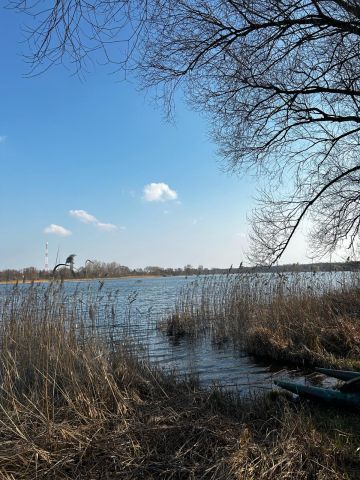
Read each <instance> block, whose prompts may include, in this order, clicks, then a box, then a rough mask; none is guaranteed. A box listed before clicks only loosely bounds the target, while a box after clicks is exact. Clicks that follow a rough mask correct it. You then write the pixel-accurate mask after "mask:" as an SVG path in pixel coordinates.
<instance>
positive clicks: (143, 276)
mask: <svg viewBox="0 0 360 480" xmlns="http://www.w3.org/2000/svg"><path fill="white" fill-rule="evenodd" d="M171 276H172V275H165V276H164V275H124V276H123V277H94V278H64V280H63V282H92V281H94V280H98V281H105V280H126V279H127V278H138V279H140V280H143V279H145V278H166V277H171ZM177 276H178V277H181V276H183V275H177ZM54 281H61V280H60V279H53V278H52V279H45V278H39V279H37V280H25V281H23V280H8V281H7V280H2V281H0V285H16V284H24V285H25V284H29V283H51V282H54Z"/></svg>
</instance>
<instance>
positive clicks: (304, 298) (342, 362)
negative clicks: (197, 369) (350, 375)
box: [159, 273, 360, 369]
mask: <svg viewBox="0 0 360 480" xmlns="http://www.w3.org/2000/svg"><path fill="white" fill-rule="evenodd" d="M159 326H160V328H162V329H164V330H165V331H166V332H167V333H168V334H169V335H172V336H178V337H179V336H190V337H192V338H193V337H195V338H196V337H197V336H198V335H203V334H209V335H210V336H211V338H212V341H213V342H214V343H216V344H219V343H224V342H229V343H231V344H233V345H234V346H235V347H237V348H240V349H243V350H245V351H247V352H248V353H251V354H254V355H257V356H261V357H268V358H271V359H273V360H276V361H280V362H286V363H292V364H295V365H299V366H304V365H307V366H314V365H316V366H332V367H339V368H354V369H357V368H360V287H359V285H358V277H357V275H354V274H352V275H351V276H350V274H349V273H347V274H345V273H344V274H343V276H342V277H341V276H340V275H339V274H334V275H333V276H332V277H331V276H329V274H317V275H312V274H309V275H304V274H303V275H296V274H292V275H271V274H258V275H243V274H239V275H228V276H226V277H225V276H224V277H219V276H214V277H212V278H205V279H200V280H198V281H196V282H194V283H192V284H191V285H190V286H187V287H186V288H185V289H184V290H183V292H182V294H181V295H180V298H179V300H178V303H177V306H176V308H175V311H174V313H173V314H172V316H171V317H170V318H168V319H166V320H165V321H163V322H161V323H160V325H159Z"/></svg>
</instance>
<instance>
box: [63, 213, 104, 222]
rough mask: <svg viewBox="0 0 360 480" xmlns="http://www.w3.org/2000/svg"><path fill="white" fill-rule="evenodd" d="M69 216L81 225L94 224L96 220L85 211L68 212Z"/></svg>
mask: <svg viewBox="0 0 360 480" xmlns="http://www.w3.org/2000/svg"><path fill="white" fill-rule="evenodd" d="M69 214H70V215H71V216H72V217H74V218H76V219H77V220H80V222H83V223H96V222H98V219H97V218H96V217H94V215H91V213H89V212H86V211H85V210H70V211H69Z"/></svg>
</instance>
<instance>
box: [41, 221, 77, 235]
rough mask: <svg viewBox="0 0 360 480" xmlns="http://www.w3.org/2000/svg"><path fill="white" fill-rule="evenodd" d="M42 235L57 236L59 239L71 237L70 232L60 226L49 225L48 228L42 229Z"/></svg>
mask: <svg viewBox="0 0 360 480" xmlns="http://www.w3.org/2000/svg"><path fill="white" fill-rule="evenodd" d="M44 233H48V234H52V235H59V236H60V237H68V236H70V235H72V232H71V231H70V230H68V229H67V228H65V227H62V226H61V225H56V224H55V223H51V224H50V225H49V226H48V227H46V228H44Z"/></svg>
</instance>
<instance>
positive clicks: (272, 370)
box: [0, 277, 311, 394]
mask: <svg viewBox="0 0 360 480" xmlns="http://www.w3.org/2000/svg"><path fill="white" fill-rule="evenodd" d="M305 278H306V277H305ZM193 281H194V277H189V278H186V277H159V278H144V279H137V278H129V279H126V278H124V279H108V280H105V281H103V282H99V281H98V280H93V281H89V282H84V281H82V282H76V281H74V282H66V283H65V284H64V287H63V288H64V291H65V292H66V295H68V298H71V296H72V294H73V293H74V292H75V291H76V292H77V294H78V295H77V297H78V298H79V306H78V308H79V311H80V313H81V314H82V312H81V308H83V307H82V305H83V306H84V311H83V316H84V318H85V317H86V318H87V317H88V316H89V311H88V310H89V309H88V305H89V303H91V301H90V302H89V300H88V299H89V297H92V298H93V299H94V300H96V301H94V304H95V305H100V311H97V312H96V319H95V320H94V318H93V322H96V325H95V328H96V329H98V330H99V331H101V329H102V328H104V324H103V323H102V318H103V317H104V316H107V317H108V318H109V316H110V317H112V325H113V331H114V335H121V336H122V337H130V338H132V339H134V340H135V341H136V342H137V343H139V344H140V345H142V346H144V355H146V356H148V357H149V359H150V361H151V362H153V363H154V364H156V365H158V366H159V367H161V368H164V369H167V370H174V371H176V372H177V373H178V374H179V375H189V374H195V375H196V376H197V377H198V379H199V381H200V383H201V385H203V386H205V387H206V386H210V385H213V384H217V385H221V386H224V387H227V388H231V389H236V390H239V391H241V392H242V393H243V394H251V393H256V392H259V391H264V390H270V389H272V388H273V386H274V385H273V382H274V380H276V379H289V378H294V377H296V379H297V381H301V382H307V381H308V380H307V378H306V377H305V376H304V374H303V372H299V371H291V370H287V369H279V367H278V366H276V365H270V364H262V363H259V362H257V361H256V360H255V359H254V358H253V357H251V356H249V355H246V354H242V353H239V351H235V350H234V349H233V348H231V347H229V346H226V345H225V346H223V347H218V346H217V347H214V345H213V344H212V343H211V341H210V340H209V339H207V338H202V339H199V340H197V341H196V342H191V341H189V340H187V339H186V337H185V338H182V339H178V340H177V341H176V342H175V341H174V340H173V339H171V338H169V337H168V336H167V335H165V334H164V333H163V332H161V331H160V330H159V329H157V328H156V325H157V322H158V321H159V320H160V319H162V318H165V317H166V316H167V315H168V314H170V313H171V312H172V310H173V308H174V305H175V302H176V299H177V297H178V295H179V292H180V290H181V288H182V287H184V286H186V285H187V284H189V283H190V282H193ZM10 288H12V287H11V286H9V285H7V286H4V285H3V286H0V294H1V292H2V293H4V292H5V291H7V290H9V289H10ZM19 288H29V287H28V286H27V285H21V286H20V285H19ZM40 288H46V286H44V285H43V286H41V287H40ZM82 299H83V300H82ZM90 317H91V315H90ZM86 322H87V323H91V318H88V320H86ZM93 327H94V325H93ZM106 328H107V329H108V328H109V322H107V323H106ZM310 381H311V380H310Z"/></svg>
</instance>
